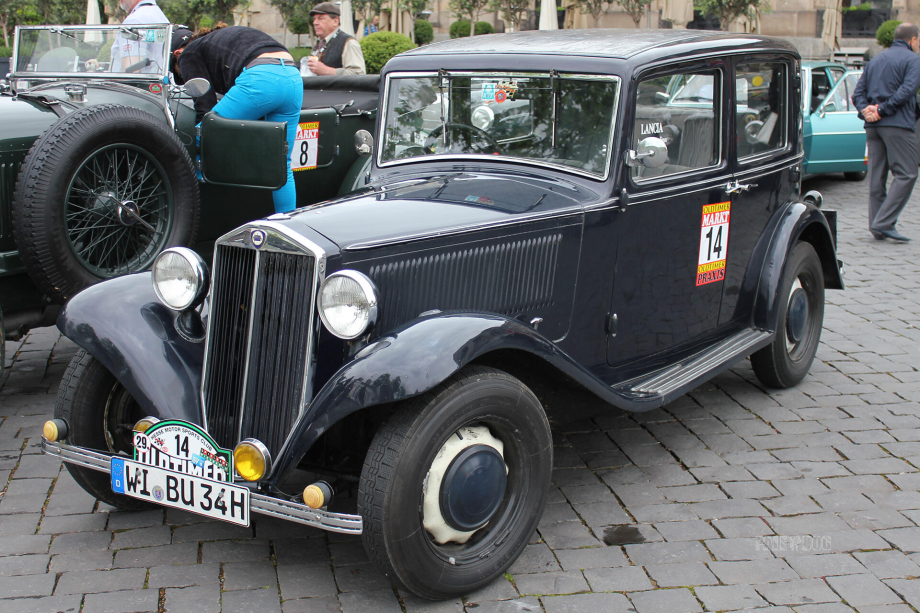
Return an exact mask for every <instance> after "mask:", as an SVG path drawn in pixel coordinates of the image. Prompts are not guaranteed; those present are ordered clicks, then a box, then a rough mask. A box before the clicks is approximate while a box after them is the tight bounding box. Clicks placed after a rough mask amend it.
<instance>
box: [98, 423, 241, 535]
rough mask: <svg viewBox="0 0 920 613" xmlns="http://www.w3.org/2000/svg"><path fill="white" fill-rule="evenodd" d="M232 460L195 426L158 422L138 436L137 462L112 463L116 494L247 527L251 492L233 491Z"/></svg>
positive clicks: (116, 460)
mask: <svg viewBox="0 0 920 613" xmlns="http://www.w3.org/2000/svg"><path fill="white" fill-rule="evenodd" d="M233 472H234V471H233V454H231V453H230V451H229V450H227V449H222V448H221V447H219V446H218V445H217V443H215V442H214V439H212V438H211V436H210V435H209V434H208V433H207V432H206V431H205V430H203V429H202V428H201V427H199V426H198V425H196V424H193V423H189V422H186V421H180V420H176V419H172V420H167V421H160V422H157V423H156V424H154V425H153V426H151V427H150V428H149V429H148V430H147V431H146V432H138V431H135V432H134V458H133V459H128V458H121V457H114V458H112V491H114V492H117V493H119V494H124V495H126V496H131V497H132V498H139V499H141V500H147V501H149V502H154V503H157V504H161V505H164V506H167V507H174V508H177V509H182V510H184V511H189V512H191V513H197V514H199V515H204V516H206V517H213V518H215V519H220V520H223V521H228V522H231V523H234V524H239V525H241V526H248V525H249V490H248V489H247V488H245V487H241V486H239V485H233Z"/></svg>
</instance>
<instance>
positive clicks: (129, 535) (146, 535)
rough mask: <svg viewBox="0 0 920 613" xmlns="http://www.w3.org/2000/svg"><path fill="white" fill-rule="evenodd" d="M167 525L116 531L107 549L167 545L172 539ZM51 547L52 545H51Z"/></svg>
mask: <svg viewBox="0 0 920 613" xmlns="http://www.w3.org/2000/svg"><path fill="white" fill-rule="evenodd" d="M170 530H171V529H170V527H169V526H153V527H150V528H136V529H134V530H125V531H124V532H116V533H115V534H114V538H112V543H111V545H109V549H132V548H135V547H153V546H156V545H168V544H169V543H170V541H171V539H172V535H171V534H170ZM52 548H53V545H52Z"/></svg>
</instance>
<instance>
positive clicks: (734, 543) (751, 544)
mask: <svg viewBox="0 0 920 613" xmlns="http://www.w3.org/2000/svg"><path fill="white" fill-rule="evenodd" d="M705 544H706V548H707V549H709V551H710V552H712V555H713V557H715V559H716V560H720V561H721V560H765V559H769V558H772V557H773V554H772V553H771V552H770V548H769V547H767V546H766V545H765V544H764V543H763V540H762V539H761V538H727V539H712V540H708V541H706V542H705Z"/></svg>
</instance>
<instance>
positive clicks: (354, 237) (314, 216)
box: [294, 174, 597, 251]
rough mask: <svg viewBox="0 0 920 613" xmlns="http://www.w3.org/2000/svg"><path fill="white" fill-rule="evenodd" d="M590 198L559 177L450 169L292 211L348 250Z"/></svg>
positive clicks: (572, 205)
mask: <svg viewBox="0 0 920 613" xmlns="http://www.w3.org/2000/svg"><path fill="white" fill-rule="evenodd" d="M590 200H597V194H594V193H591V192H588V191H587V190H584V189H583V188H580V187H578V186H576V185H574V184H570V183H565V182H562V181H554V180H547V179H539V178H531V177H523V178H522V177H516V176H513V175H505V176H494V175H473V174H453V175H442V176H438V177H432V178H427V179H419V180H413V181H408V182H406V181H404V182H401V183H398V184H395V185H392V186H389V187H386V188H370V189H367V190H364V191H362V192H359V193H358V195H355V196H351V197H347V198H344V199H340V200H334V201H331V202H326V203H320V204H317V205H314V206H312V207H308V208H305V209H301V210H299V211H298V212H297V213H295V214H294V215H295V216H296V219H297V221H299V222H301V223H303V224H305V225H307V226H309V227H311V228H312V229H313V230H315V231H316V232H319V233H320V234H322V235H323V236H325V237H326V238H327V239H329V240H330V241H332V242H334V243H336V244H337V245H338V246H339V248H340V249H342V250H343V251H349V250H360V249H366V248H372V247H375V246H380V245H385V244H399V243H402V242H410V241H415V240H422V239H425V238H429V237H435V236H438V235H440V234H443V233H447V232H452V231H455V230H459V229H474V228H478V227H487V226H491V225H500V224H503V223H514V222H515V221H523V220H525V219H534V218H539V217H544V216H550V215H555V214H558V213H560V212H565V211H571V212H578V211H580V210H581V207H582V205H583V204H584V203H586V202H588V201H590ZM356 220H360V223H355V221H356Z"/></svg>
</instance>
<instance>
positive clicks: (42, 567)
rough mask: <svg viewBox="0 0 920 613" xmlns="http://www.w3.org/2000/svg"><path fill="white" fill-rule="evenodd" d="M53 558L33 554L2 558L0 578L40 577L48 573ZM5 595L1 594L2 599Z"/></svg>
mask: <svg viewBox="0 0 920 613" xmlns="http://www.w3.org/2000/svg"><path fill="white" fill-rule="evenodd" d="M50 560H51V556H49V555H45V554H33V555H25V556H9V557H4V558H0V577H13V576H16V575H40V574H42V573H44V572H47V569H48V562H49V561H50ZM2 597H3V594H2V593H0V598H2Z"/></svg>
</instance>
